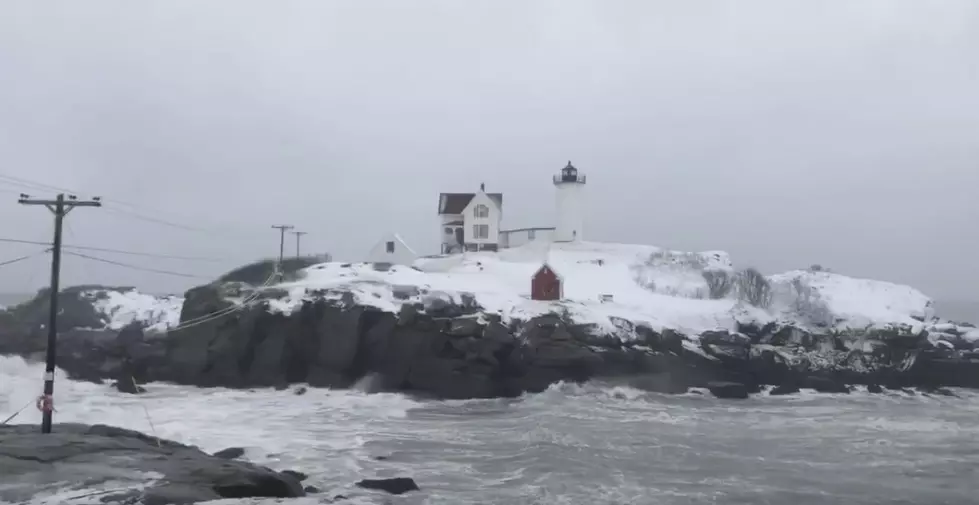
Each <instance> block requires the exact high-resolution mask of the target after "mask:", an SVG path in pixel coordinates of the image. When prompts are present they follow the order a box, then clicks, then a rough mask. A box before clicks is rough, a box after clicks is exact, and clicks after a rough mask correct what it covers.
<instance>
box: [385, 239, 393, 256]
mask: <svg viewBox="0 0 979 505" xmlns="http://www.w3.org/2000/svg"><path fill="white" fill-rule="evenodd" d="M384 246H385V248H386V249H387V252H389V253H393V252H394V241H393V240H392V241H388V243H387V244H384Z"/></svg>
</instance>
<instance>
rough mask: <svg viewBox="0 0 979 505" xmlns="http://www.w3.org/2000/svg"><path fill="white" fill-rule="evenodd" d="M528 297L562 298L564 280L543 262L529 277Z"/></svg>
mask: <svg viewBox="0 0 979 505" xmlns="http://www.w3.org/2000/svg"><path fill="white" fill-rule="evenodd" d="M530 298H531V299H534V300H560V299H561V298H564V281H563V280H562V279H561V276H560V275H558V274H557V272H555V271H554V269H552V268H551V266H550V265H548V264H547V263H544V264H543V265H541V267H540V268H539V269H538V270H537V272H536V273H534V276H533V277H532V278H531V279H530Z"/></svg>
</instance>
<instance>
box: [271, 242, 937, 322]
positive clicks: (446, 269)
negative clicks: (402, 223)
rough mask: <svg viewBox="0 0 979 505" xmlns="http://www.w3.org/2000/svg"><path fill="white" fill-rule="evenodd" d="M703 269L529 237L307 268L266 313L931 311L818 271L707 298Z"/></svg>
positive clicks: (671, 254)
mask: <svg viewBox="0 0 979 505" xmlns="http://www.w3.org/2000/svg"><path fill="white" fill-rule="evenodd" d="M545 262H546V263H547V264H548V265H550V266H551V267H552V268H553V269H554V270H555V271H556V272H557V273H558V274H559V275H560V276H561V278H562V280H563V285H564V299H563V300H561V301H560V302H542V301H535V300H531V299H530V289H531V277H532V275H533V274H534V272H536V271H537V269H538V268H540V266H541V265H542V264H544V263H545ZM705 271H714V272H727V273H728V274H733V272H734V267H733V264H732V262H731V259H730V257H729V256H728V254H727V253H725V252H721V251H707V252H700V253H689V252H678V251H669V250H664V249H660V248H657V247H653V246H642V245H628V244H607V243H593V242H584V243H570V244H569V243H565V244H550V245H549V244H546V243H530V244H528V245H525V246H523V247H519V248H513V249H507V250H503V251H501V252H499V253H492V252H478V253H466V254H464V255H454V256H442V257H433V258H422V259H420V260H418V261H416V262H415V264H414V265H413V266H412V267H408V266H398V265H395V266H393V267H392V268H390V269H388V270H386V271H381V270H378V269H375V268H374V266H373V265H371V264H367V263H354V264H350V263H323V264H319V265H314V266H312V267H309V268H308V269H306V270H305V272H304V277H303V278H302V279H301V280H298V281H296V282H292V283H289V284H286V285H283V286H280V287H282V288H286V289H288V290H289V297H287V298H284V299H282V300H279V301H277V302H276V303H274V305H273V309H274V310H279V311H283V312H288V311H289V310H291V309H292V308H294V307H296V306H297V305H298V304H299V303H300V301H301V300H302V299H303V298H305V297H307V296H309V294H308V293H309V292H310V291H312V290H317V289H329V288H342V289H343V290H345V291H350V292H352V293H354V294H355V296H356V297H357V300H358V302H360V303H362V304H365V305H372V306H376V307H378V308H381V309H383V310H390V311H394V310H397V309H398V308H399V307H400V305H401V303H402V301H401V300H399V299H398V298H397V297H395V296H394V291H398V290H404V286H417V287H419V288H422V289H424V290H427V291H429V292H430V293H437V294H438V295H439V296H450V297H453V298H454V299H456V300H458V299H460V295H461V294H462V293H470V294H472V295H473V296H474V297H475V299H476V300H477V301H478V303H479V304H480V305H481V306H483V307H484V308H486V309H487V310H488V311H492V312H497V313H499V314H500V315H501V316H503V318H504V319H510V318H527V317H531V316H534V315H537V314H542V313H546V312H549V311H553V310H557V311H560V312H566V313H568V314H569V315H571V316H572V317H573V318H574V319H575V320H576V321H579V322H582V323H594V324H598V325H600V326H603V327H606V328H608V329H610V330H612V329H613V328H614V325H613V323H612V321H611V320H610V319H609V318H610V317H621V318H626V319H629V320H631V321H634V322H641V323H646V324H648V325H650V326H651V327H653V328H654V329H663V328H671V329H675V330H678V331H681V332H685V333H689V334H697V333H700V332H702V331H705V330H712V329H729V330H733V329H735V327H736V323H737V322H738V321H740V322H751V321H753V322H757V323H761V324H764V323H767V322H770V321H782V322H791V323H795V324H797V325H799V326H801V327H822V328H826V327H829V328H834V329H840V330H844V329H865V328H870V327H877V328H880V327H889V326H896V325H900V326H907V327H910V328H912V329H918V328H921V327H922V326H923V321H924V322H927V321H930V320H931V318H932V317H933V310H932V302H931V299H930V298H928V297H927V296H925V295H924V294H922V293H921V292H919V291H917V290H916V289H914V288H911V287H908V286H902V285H897V284H893V283H889V282H882V281H874V280H869V279H856V278H851V277H847V276H844V275H839V274H834V273H829V272H822V271H815V272H814V271H794V272H789V273H785V274H779V275H774V276H770V277H769V278H768V281H769V282H770V283H771V286H772V302H771V305H770V306H769V307H767V308H764V309H763V308H757V307H753V306H751V305H750V304H747V303H745V302H743V301H740V300H739V299H738V297H737V296H736V294H735V292H734V291H733V290H732V292H731V293H730V294H728V295H726V296H724V297H723V298H720V299H716V300H715V299H710V297H709V287H708V285H707V281H706V280H705V278H704V275H703V274H704V272H705ZM603 295H611V297H612V299H611V301H608V300H606V301H604V302H603V301H602V300H601V298H602V296H603ZM430 296H431V295H430Z"/></svg>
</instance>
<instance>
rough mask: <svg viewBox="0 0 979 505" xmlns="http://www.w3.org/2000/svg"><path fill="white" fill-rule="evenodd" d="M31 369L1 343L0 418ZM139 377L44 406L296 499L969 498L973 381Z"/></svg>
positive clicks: (55, 498)
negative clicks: (523, 387)
mask: <svg viewBox="0 0 979 505" xmlns="http://www.w3.org/2000/svg"><path fill="white" fill-rule="evenodd" d="M42 373H43V367H42V366H40V365H38V364H31V363H26V362H24V361H23V360H21V359H19V358H6V357H0V420H2V419H3V418H6V417H7V416H8V415H10V414H12V413H13V412H15V411H17V410H18V409H21V408H23V407H26V408H25V410H24V411H23V412H22V413H21V414H19V416H18V417H17V418H16V419H15V420H14V421H13V422H18V423H28V422H30V423H33V422H38V421H39V417H40V415H39V413H38V412H37V411H36V410H34V408H33V402H34V398H35V397H36V396H37V393H38V392H39V390H40V387H41V377H42ZM147 388H148V390H149V391H148V392H147V393H146V394H143V395H139V396H133V395H126V394H122V393H119V392H117V391H115V390H113V389H112V388H110V387H109V386H108V385H104V386H103V385H95V384H89V383H81V382H74V381H69V380H67V379H66V378H64V377H63V375H61V376H59V377H58V382H57V383H56V399H57V404H56V408H57V413H56V420H57V421H77V422H85V423H103V424H112V425H117V426H122V427H126V428H132V429H136V430H140V431H143V432H147V433H151V434H155V435H157V436H160V437H164V438H171V439H174V440H177V441H180V442H184V443H189V444H193V445H197V446H199V447H201V448H202V449H204V450H206V451H216V450H219V449H223V448H226V447H231V446H237V447H244V448H245V449H246V456H245V457H246V458H248V459H250V460H252V461H255V462H257V463H260V464H264V465H267V466H270V467H273V468H277V469H286V468H289V469H297V470H301V471H303V472H306V473H308V474H309V475H310V478H309V480H308V481H307V482H306V483H307V484H312V485H314V486H316V487H317V488H319V489H321V490H323V491H324V493H323V494H322V495H318V496H314V497H310V498H305V499H298V500H296V501H295V503H297V504H303V503H310V504H312V503H320V500H322V499H323V498H324V497H327V498H330V497H333V496H335V495H344V496H347V497H349V498H350V499H349V500H348V501H345V502H342V503H411V504H415V503H426V504H453V505H462V504H476V503H480V504H486V503H493V504H497V503H498V504H582V503H589V504H650V503H658V504H693V503H714V502H717V503H790V502H791V503H794V504H796V505H806V504H830V503H832V504H837V503H850V504H872V503H898V502H901V503H943V502H948V503H968V502H970V500H973V499H974V489H975V488H974V479H975V467H976V466H975V465H976V464H977V463H979V457H977V455H979V423H976V422H975V420H976V419H979V395H977V394H976V393H975V392H972V391H962V390H958V391H956V394H958V395H959V396H960V397H959V398H947V397H929V396H923V395H915V396H909V395H906V394H904V393H886V394H883V395H872V394H869V393H866V392H863V391H858V392H856V393H854V394H851V395H826V394H817V393H812V392H805V391H803V392H802V393H800V394H798V395H792V396H787V397H774V396H772V397H769V396H766V395H764V394H763V395H759V396H757V397H753V398H752V399H749V400H740V401H739V400H718V399H716V398H712V397H711V396H710V395H709V394H704V392H702V391H697V390H694V391H692V392H690V393H688V394H685V395H679V396H666V395H661V394H656V393H648V392H644V391H640V390H637V389H632V388H629V387H623V386H614V385H607V384H602V383H590V384H585V385H574V384H556V385H554V386H552V387H551V388H549V389H548V390H547V391H545V392H542V393H539V394H532V395H525V396H523V397H521V398H516V399H500V400H470V401H422V400H417V399H412V398H409V397H406V396H404V395H400V394H369V393H368V392H366V391H370V390H371V384H370V379H369V378H368V379H365V381H362V382H361V384H359V385H358V387H356V388H354V389H352V390H346V391H332V390H326V389H309V390H308V392H306V394H303V395H296V394H293V393H292V392H291V391H274V390H270V389H259V390H229V389H222V388H215V389H195V388H189V387H183V386H173V385H166V384H151V385H149V386H147ZM395 475H405V476H411V477H413V478H414V479H415V480H416V481H417V482H418V483H419V485H420V486H421V487H422V492H421V493H419V494H415V495H404V496H401V497H390V496H380V495H375V494H371V493H369V492H366V491H363V490H356V489H353V488H352V487H351V483H353V482H356V481H357V480H360V479H362V478H370V477H375V476H380V477H388V476H395ZM156 477H158V476H153V475H146V476H145V479H146V481H147V482H151V481H152V480H153V479H154V478H156ZM104 485H105V484H103V486H104ZM92 491H93V490H90V489H83V488H70V487H69V486H62V487H61V488H59V489H47V490H39V494H38V495H37V496H36V497H35V499H34V500H33V503H36V504H40V503H71V502H72V501H76V500H75V499H77V498H78V497H82V496H85V495H90V494H91V493H92ZM82 501H83V500H82ZM224 502H226V503H229V504H230V503H232V501H230V500H226V501H224ZM214 503H221V502H214ZM233 503H242V501H240V500H235V501H233ZM248 503H256V504H258V503H276V501H275V500H265V501H263V500H251V501H248Z"/></svg>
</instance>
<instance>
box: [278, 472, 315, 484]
mask: <svg viewBox="0 0 979 505" xmlns="http://www.w3.org/2000/svg"><path fill="white" fill-rule="evenodd" d="M281 473H283V474H285V475H290V476H292V477H293V478H295V479H296V480H298V481H299V482H302V481H304V480H306V479H308V478H309V476H308V475H306V474H304V473H302V472H297V471H296V470H283V471H282V472H281Z"/></svg>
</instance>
